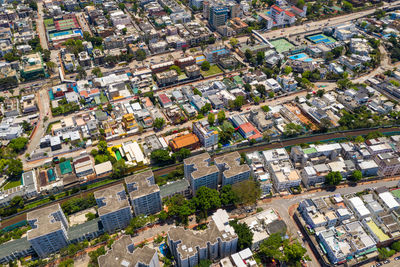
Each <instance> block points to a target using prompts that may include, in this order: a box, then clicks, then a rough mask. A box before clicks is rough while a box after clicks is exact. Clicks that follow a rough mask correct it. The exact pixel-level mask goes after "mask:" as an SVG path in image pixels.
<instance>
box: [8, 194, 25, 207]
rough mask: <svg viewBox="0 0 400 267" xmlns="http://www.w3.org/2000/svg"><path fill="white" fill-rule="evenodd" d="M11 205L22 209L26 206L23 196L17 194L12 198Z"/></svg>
mask: <svg viewBox="0 0 400 267" xmlns="http://www.w3.org/2000/svg"><path fill="white" fill-rule="evenodd" d="M10 206H11V207H16V208H18V209H22V208H23V207H24V199H23V198H22V197H21V196H15V197H13V198H12V199H11V201H10Z"/></svg>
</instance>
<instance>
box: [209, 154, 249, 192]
mask: <svg viewBox="0 0 400 267" xmlns="http://www.w3.org/2000/svg"><path fill="white" fill-rule="evenodd" d="M240 159H241V157H240V154H239V152H237V151H235V152H232V153H229V154H225V155H223V156H220V157H217V158H215V160H214V161H215V164H216V165H217V167H218V169H219V171H220V174H219V181H220V182H221V184H222V186H224V185H227V184H230V185H232V184H236V183H239V182H242V181H245V180H248V179H249V178H250V167H249V165H247V164H246V163H244V164H240Z"/></svg>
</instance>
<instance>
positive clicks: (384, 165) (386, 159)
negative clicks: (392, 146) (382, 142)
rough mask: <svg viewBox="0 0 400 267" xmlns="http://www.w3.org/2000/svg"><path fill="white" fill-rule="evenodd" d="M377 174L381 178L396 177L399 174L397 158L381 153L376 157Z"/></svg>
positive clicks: (399, 168) (399, 161) (399, 166)
mask: <svg viewBox="0 0 400 267" xmlns="http://www.w3.org/2000/svg"><path fill="white" fill-rule="evenodd" d="M376 163H377V164H378V168H379V169H378V174H379V175H381V176H396V175H399V174H400V160H399V157H398V156H396V155H394V154H392V153H383V154H378V155H377V156H376Z"/></svg>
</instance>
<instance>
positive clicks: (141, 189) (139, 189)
mask: <svg viewBox="0 0 400 267" xmlns="http://www.w3.org/2000/svg"><path fill="white" fill-rule="evenodd" d="M125 183H126V185H134V187H135V190H134V191H130V192H129V187H128V192H129V197H130V198H131V200H133V199H137V198H140V197H142V196H146V195H149V194H152V193H155V192H159V191H160V188H159V187H158V185H157V184H154V174H153V172H152V171H151V170H149V171H145V172H142V173H138V174H135V175H131V176H128V177H126V178H125Z"/></svg>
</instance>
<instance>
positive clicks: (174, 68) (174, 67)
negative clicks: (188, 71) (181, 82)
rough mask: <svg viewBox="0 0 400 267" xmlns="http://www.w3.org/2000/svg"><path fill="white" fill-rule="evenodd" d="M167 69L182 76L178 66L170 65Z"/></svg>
mask: <svg viewBox="0 0 400 267" xmlns="http://www.w3.org/2000/svg"><path fill="white" fill-rule="evenodd" d="M169 69H170V70H175V71H176V72H177V73H178V75H181V74H182V70H181V68H179V66H177V65H172V66H171V67H170V68H169Z"/></svg>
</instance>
